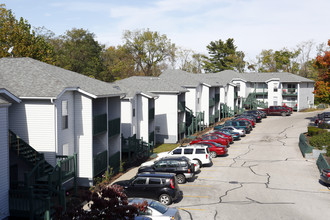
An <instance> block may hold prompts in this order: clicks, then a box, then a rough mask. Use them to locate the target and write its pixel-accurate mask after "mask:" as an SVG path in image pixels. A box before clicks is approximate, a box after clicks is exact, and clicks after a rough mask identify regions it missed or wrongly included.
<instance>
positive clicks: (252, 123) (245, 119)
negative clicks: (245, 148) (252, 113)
mask: <svg viewBox="0 0 330 220" xmlns="http://www.w3.org/2000/svg"><path fill="white" fill-rule="evenodd" d="M235 120H243V121H248V122H250V123H251V125H252V127H255V126H256V123H255V122H254V121H253V120H250V119H248V118H235Z"/></svg>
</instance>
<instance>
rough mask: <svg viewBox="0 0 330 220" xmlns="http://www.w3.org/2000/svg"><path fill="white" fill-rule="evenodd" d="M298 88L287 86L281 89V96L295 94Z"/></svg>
mask: <svg viewBox="0 0 330 220" xmlns="http://www.w3.org/2000/svg"><path fill="white" fill-rule="evenodd" d="M297 94H298V90H297V89H295V88H288V89H283V90H282V96H297Z"/></svg>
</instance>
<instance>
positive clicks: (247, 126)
mask: <svg viewBox="0 0 330 220" xmlns="http://www.w3.org/2000/svg"><path fill="white" fill-rule="evenodd" d="M246 123H248V122H245V121H241V120H228V121H226V122H225V124H224V126H233V127H235V128H243V129H245V132H246V134H248V133H250V132H251V130H252V125H251V124H246Z"/></svg>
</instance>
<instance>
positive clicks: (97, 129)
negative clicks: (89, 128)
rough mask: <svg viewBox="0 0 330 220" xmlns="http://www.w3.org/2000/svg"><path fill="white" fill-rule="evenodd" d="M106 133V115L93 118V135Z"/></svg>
mask: <svg viewBox="0 0 330 220" xmlns="http://www.w3.org/2000/svg"><path fill="white" fill-rule="evenodd" d="M106 131H107V114H101V115H95V116H94V117H93V135H99V134H102V133H104V132H106Z"/></svg>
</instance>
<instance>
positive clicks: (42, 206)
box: [9, 131, 77, 219]
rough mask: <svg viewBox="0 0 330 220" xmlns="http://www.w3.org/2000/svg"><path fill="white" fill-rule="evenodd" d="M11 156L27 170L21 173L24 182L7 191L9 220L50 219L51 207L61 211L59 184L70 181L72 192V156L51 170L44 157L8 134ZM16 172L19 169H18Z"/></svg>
mask: <svg viewBox="0 0 330 220" xmlns="http://www.w3.org/2000/svg"><path fill="white" fill-rule="evenodd" d="M9 147H10V150H11V154H14V155H16V157H17V159H18V160H21V161H24V163H25V164H26V166H28V167H31V169H30V170H29V171H28V172H25V173H24V181H13V179H12V178H13V177H12V176H11V189H10V191H9V209H10V215H11V217H16V218H29V219H51V218H52V216H54V214H55V209H54V207H55V206H58V207H62V210H63V211H65V208H66V202H65V189H64V188H63V187H62V185H63V182H65V181H67V180H69V179H71V178H74V187H75V190H76V166H77V160H76V155H74V156H70V157H68V156H61V157H60V158H58V162H57V164H56V166H55V167H53V166H52V165H51V164H49V163H48V162H47V161H46V160H45V158H44V155H43V154H41V153H39V152H38V151H36V150H35V149H34V148H33V147H31V146H30V145H29V144H27V143H26V142H25V141H24V140H22V139H21V138H20V137H19V136H17V135H16V134H15V133H14V132H12V131H9ZM18 170H19V167H18Z"/></svg>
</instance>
